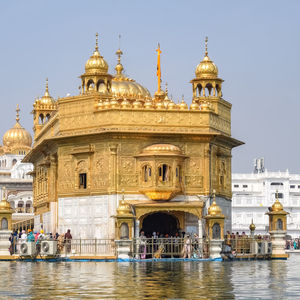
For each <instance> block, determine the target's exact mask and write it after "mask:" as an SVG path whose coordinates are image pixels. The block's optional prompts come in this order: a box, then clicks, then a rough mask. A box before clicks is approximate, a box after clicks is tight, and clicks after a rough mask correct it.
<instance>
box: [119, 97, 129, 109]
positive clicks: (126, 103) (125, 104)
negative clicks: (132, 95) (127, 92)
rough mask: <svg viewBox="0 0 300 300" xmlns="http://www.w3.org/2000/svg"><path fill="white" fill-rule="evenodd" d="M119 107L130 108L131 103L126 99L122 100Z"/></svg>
mask: <svg viewBox="0 0 300 300" xmlns="http://www.w3.org/2000/svg"><path fill="white" fill-rule="evenodd" d="M121 107H122V108H131V103H130V102H129V101H128V100H127V99H126V98H124V100H123V101H122V103H121Z"/></svg>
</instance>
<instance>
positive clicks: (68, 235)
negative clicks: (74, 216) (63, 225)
mask: <svg viewBox="0 0 300 300" xmlns="http://www.w3.org/2000/svg"><path fill="white" fill-rule="evenodd" d="M71 240H72V234H71V230H70V229H68V230H67V233H66V234H65V244H66V251H67V253H70V252H71Z"/></svg>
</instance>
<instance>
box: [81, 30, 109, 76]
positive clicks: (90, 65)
mask: <svg viewBox="0 0 300 300" xmlns="http://www.w3.org/2000/svg"><path fill="white" fill-rule="evenodd" d="M107 72H108V64H107V62H106V61H105V60H104V58H103V56H101V55H100V52H99V48H98V33H97V34H96V47H95V51H94V53H93V55H92V56H91V57H90V58H89V59H88V61H87V62H86V64H85V73H86V74H107Z"/></svg>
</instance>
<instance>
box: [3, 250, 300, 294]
mask: <svg viewBox="0 0 300 300" xmlns="http://www.w3.org/2000/svg"><path fill="white" fill-rule="evenodd" d="M299 265H300V255H293V256H291V258H290V259H289V260H287V261H250V262H249V261H236V262H183V261H179V262H139V263H129V262H122V263H116V262H59V263H49V262H48V263H47V262H34V263H32V262H0V271H1V275H2V276H1V281H0V299H285V298H292V297H294V298H295V297H298V295H299V292H300V288H299V286H298V266H299Z"/></svg>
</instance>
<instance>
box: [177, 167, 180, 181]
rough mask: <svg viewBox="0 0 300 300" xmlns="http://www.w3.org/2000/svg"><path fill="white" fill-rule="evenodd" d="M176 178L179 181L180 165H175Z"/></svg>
mask: <svg viewBox="0 0 300 300" xmlns="http://www.w3.org/2000/svg"><path fill="white" fill-rule="evenodd" d="M176 179H177V181H178V182H181V168H180V166H177V168H176Z"/></svg>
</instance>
